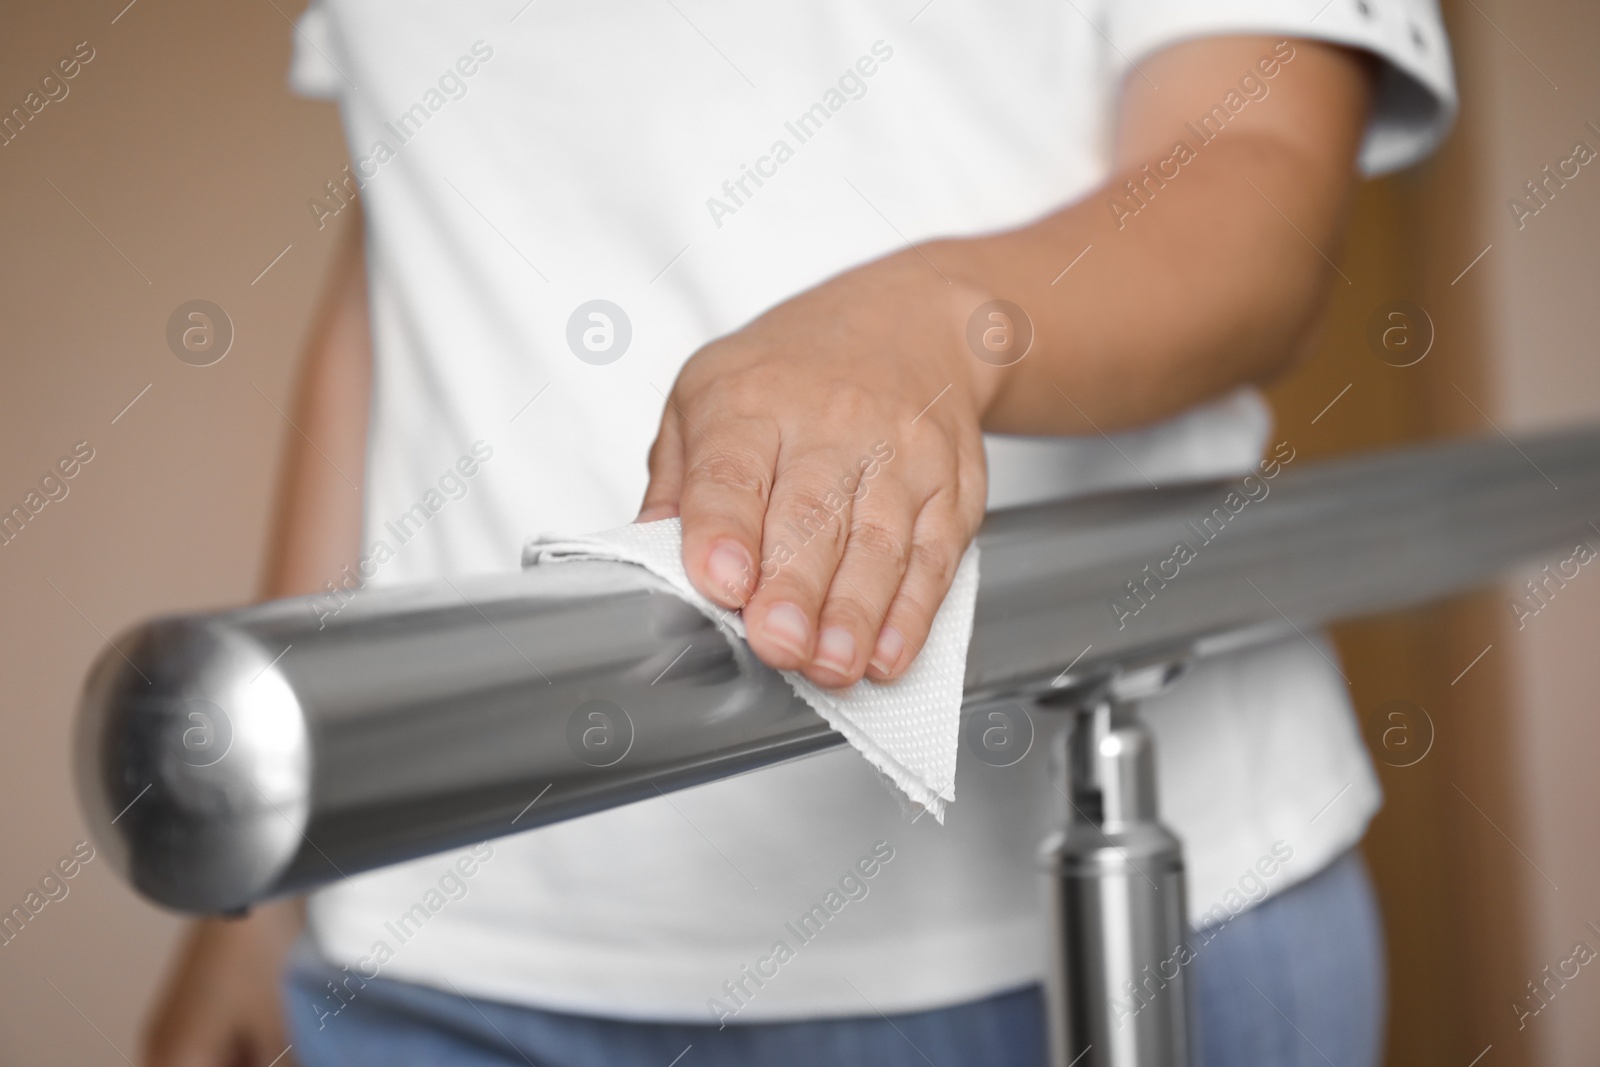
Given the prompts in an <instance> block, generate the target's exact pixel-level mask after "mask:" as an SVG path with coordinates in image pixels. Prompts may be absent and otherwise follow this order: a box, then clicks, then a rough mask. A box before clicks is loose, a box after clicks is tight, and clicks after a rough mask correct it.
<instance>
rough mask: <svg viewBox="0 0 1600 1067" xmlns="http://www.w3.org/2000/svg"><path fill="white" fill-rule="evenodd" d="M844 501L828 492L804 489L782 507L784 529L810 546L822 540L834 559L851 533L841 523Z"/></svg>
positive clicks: (828, 490) (809, 488) (814, 488)
mask: <svg viewBox="0 0 1600 1067" xmlns="http://www.w3.org/2000/svg"><path fill="white" fill-rule="evenodd" d="M844 505H845V499H844V497H842V496H841V495H840V494H838V493H835V492H833V491H832V490H830V489H818V488H816V487H807V488H805V489H800V490H798V491H796V492H795V493H794V494H793V496H791V497H790V499H789V500H788V501H787V502H786V503H785V505H784V512H785V515H784V519H783V522H784V523H785V527H784V528H785V529H786V530H787V532H789V533H792V534H793V535H794V536H795V537H797V538H799V539H800V540H801V542H802V544H806V545H810V544H811V543H812V542H813V541H815V540H816V539H817V538H822V539H823V541H822V543H823V544H824V545H826V546H827V547H828V548H829V549H830V550H831V551H832V553H833V556H834V558H837V557H838V555H839V554H840V553H842V552H843V551H844V546H845V543H846V541H847V540H848V538H849V534H850V531H849V529H848V528H847V527H846V524H845V523H844V522H843V521H841V519H840V513H841V512H842V511H843V510H844Z"/></svg>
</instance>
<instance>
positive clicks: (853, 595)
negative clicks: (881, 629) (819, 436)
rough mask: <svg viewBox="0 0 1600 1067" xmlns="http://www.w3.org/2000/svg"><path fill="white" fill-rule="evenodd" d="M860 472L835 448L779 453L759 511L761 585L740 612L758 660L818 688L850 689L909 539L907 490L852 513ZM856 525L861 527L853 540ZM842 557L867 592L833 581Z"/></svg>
mask: <svg viewBox="0 0 1600 1067" xmlns="http://www.w3.org/2000/svg"><path fill="white" fill-rule="evenodd" d="M869 462H870V461H869ZM860 475H861V470H860V469H859V468H858V467H854V466H852V464H851V461H850V460H849V459H847V458H846V454H845V453H842V452H839V451H836V450H833V449H818V450H814V451H811V452H801V451H798V450H791V451H786V454H785V459H784V461H783V465H782V466H781V467H780V468H779V470H778V471H777V473H776V475H775V479H774V485H773V492H772V499H771V501H770V502H769V504H768V508H767V514H766V521H765V524H764V529H763V540H762V553H763V555H762V568H761V578H760V583H759V585H758V586H757V588H756V592H755V595H754V596H753V597H752V598H751V600H750V603H749V604H748V605H747V606H746V608H745V613H744V617H745V623H746V626H747V630H748V637H749V640H750V646H751V647H752V648H753V649H755V651H756V654H757V655H759V656H760V657H761V658H762V659H763V660H765V661H766V662H767V663H769V664H771V665H772V666H774V667H779V668H782V669H785V670H800V671H804V672H805V673H806V675H807V676H808V677H810V678H811V679H812V680H813V681H815V682H817V683H819V684H821V685H831V686H842V685H849V684H850V683H852V682H854V681H855V680H856V679H858V678H860V677H861V672H862V669H863V668H864V667H865V665H866V660H867V655H868V653H869V652H870V651H871V648H872V644H873V642H874V640H875V639H876V637H877V627H878V623H879V621H880V620H881V618H882V614H883V611H884V609H885V608H887V607H888V605H889V601H890V600H891V599H892V598H893V595H894V589H895V587H896V586H897V585H898V584H899V580H900V574H901V572H902V571H903V569H904V558H905V554H906V550H907V547H908V546H909V542H910V530H911V523H910V518H911V516H912V515H914V513H915V504H914V502H913V501H911V500H910V499H909V495H910V494H909V491H907V490H905V489H903V488H900V489H899V492H900V493H901V494H902V497H903V499H901V500H900V501H898V503H897V505H892V506H888V507H880V508H877V509H875V510H871V511H860V510H858V504H859V501H860V499H861V497H862V496H863V495H864V494H862V493H861V492H859V490H861V489H863V488H865V486H864V484H863V482H862V481H861V480H860ZM887 494H888V490H887V489H886V490H885V492H884V493H883V494H880V496H884V497H887ZM896 512H899V513H900V515H901V517H899V518H896V517H894V516H895V513H896ZM857 523H863V524H864V528H863V529H862V530H861V531H860V538H859V543H857V541H858V538H857V529H856V524H857ZM896 529H900V530H903V531H904V536H900V535H899V534H898V533H896V532H895V531H896ZM852 546H854V547H852ZM847 554H848V555H849V556H850V557H851V559H852V562H851V571H850V574H849V575H848V577H850V578H852V579H854V580H855V581H856V582H857V584H858V585H860V586H862V587H864V590H865V589H870V590H872V591H871V592H865V591H863V592H857V591H855V590H852V589H850V588H849V586H848V585H845V584H844V583H843V582H838V581H837V572H838V571H839V568H840V565H841V563H842V562H843V561H844V559H845V557H846V555H847ZM897 557H898V558H897ZM874 570H875V573H874ZM836 591H839V596H838V597H835V595H834V594H835V592H836ZM836 600H837V602H835V601H836ZM828 605H832V607H831V608H829V609H828V610H827V611H825V610H824V609H825V607H826V606H828Z"/></svg>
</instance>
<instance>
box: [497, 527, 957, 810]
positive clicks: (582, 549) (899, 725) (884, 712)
mask: <svg viewBox="0 0 1600 1067" xmlns="http://www.w3.org/2000/svg"><path fill="white" fill-rule="evenodd" d="M574 559H589V560H594V559H602V560H620V561H622V562H625V563H633V564H637V565H638V566H640V567H643V568H645V569H646V570H648V571H650V572H651V573H652V574H654V575H656V576H657V577H659V578H661V579H663V580H665V581H666V582H667V583H668V584H670V585H671V586H672V587H673V589H674V590H676V591H677V593H678V595H679V596H681V597H683V599H684V600H686V601H688V602H689V603H690V604H692V605H694V606H695V607H696V608H698V609H699V610H700V611H701V612H703V613H704V614H705V615H706V616H707V617H708V618H710V619H712V620H714V621H716V622H717V623H718V624H719V625H721V626H724V627H726V628H727V629H729V630H731V631H732V632H733V633H734V634H736V635H737V636H738V637H739V639H740V640H743V639H744V634H745V628H744V621H743V620H742V619H741V618H740V617H739V615H738V613H737V612H729V611H726V610H724V609H723V608H721V607H718V606H717V605H716V604H713V603H712V602H711V601H710V600H707V599H706V598H705V597H703V596H701V595H700V593H699V592H698V591H697V590H696V589H695V588H694V586H693V585H691V584H690V582H689V576H688V574H687V573H685V571H684V569H683V527H682V526H681V524H680V523H679V521H678V520H677V519H662V520H661V521H659V522H647V523H635V524H633V525H631V526H623V527H620V528H619V529H615V530H606V531H604V532H601V533H595V534H589V535H587V536H583V537H557V536H554V535H551V534H541V535H540V536H538V537H535V538H534V539H533V540H531V541H529V542H528V544H527V546H526V547H525V548H524V549H523V553H522V565H523V566H524V567H534V566H541V565H548V564H553V563H559V562H561V561H563V560H574ZM977 599H978V546H977V545H975V544H974V545H972V546H970V547H968V549H967V551H966V554H965V555H964V556H962V557H961V564H960V566H959V567H958V568H957V569H956V577H955V582H954V583H953V584H952V585H951V587H950V593H949V595H947V596H946V597H945V599H944V603H943V604H942V605H941V606H940V608H939V611H938V613H937V614H935V615H934V619H933V629H932V631H931V632H930V633H929V634H928V640H927V642H926V643H925V644H924V645H923V647H922V652H921V654H920V655H918V656H917V658H916V660H915V661H914V662H913V663H912V664H911V668H910V669H909V670H907V671H906V673H905V674H903V675H901V676H900V678H899V679H898V680H897V681H894V682H890V683H887V684H883V683H878V682H874V681H872V680H870V679H865V678H864V679H862V680H861V681H859V682H857V683H856V684H855V685H853V686H851V687H850V688H849V689H824V688H822V687H821V686H817V685H813V684H812V683H811V682H810V681H808V680H807V679H806V677H805V676H804V675H802V674H800V673H799V672H798V671H783V672H781V673H782V674H783V677H784V679H785V680H786V681H787V682H788V683H789V684H790V685H791V686H792V687H794V691H795V692H796V693H797V694H799V696H800V698H801V699H802V700H804V701H805V702H806V703H807V704H809V705H811V707H813V708H815V709H816V712H817V714H819V715H821V716H822V718H823V719H824V720H825V721H826V722H827V723H828V725H829V726H832V727H833V728H834V729H835V730H837V731H839V732H840V733H841V734H843V735H844V736H845V739H846V740H848V741H849V742H850V744H852V745H853V746H855V748H856V751H858V752H860V753H861V754H862V755H863V756H865V757H866V758H867V760H868V761H869V762H870V763H871V764H872V765H873V766H874V767H876V768H878V770H880V771H882V772H883V773H884V774H886V775H888V776H889V778H890V779H891V780H892V781H893V782H894V783H895V785H897V786H899V787H900V789H901V790H903V791H904V792H905V794H906V795H907V796H908V797H910V798H911V799H912V800H913V801H915V802H916V803H918V804H921V805H922V806H923V807H925V808H926V809H927V810H929V811H931V812H933V816H934V818H936V819H938V820H939V821H940V822H941V823H942V822H944V806H945V805H946V804H947V803H950V802H951V801H953V800H955V796H956V793H955V780H956V749H957V746H958V742H959V738H960V732H961V695H962V687H963V683H964V682H965V678H966V667H967V644H968V643H969V642H970V641H971V640H972V616H973V611H974V609H975V607H976V605H977Z"/></svg>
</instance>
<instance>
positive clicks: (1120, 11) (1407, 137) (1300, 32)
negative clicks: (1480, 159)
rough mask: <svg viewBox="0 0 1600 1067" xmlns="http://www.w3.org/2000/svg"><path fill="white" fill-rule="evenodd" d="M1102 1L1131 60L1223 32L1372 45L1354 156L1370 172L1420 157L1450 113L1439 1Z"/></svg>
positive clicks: (1109, 32) (1451, 83)
mask: <svg viewBox="0 0 1600 1067" xmlns="http://www.w3.org/2000/svg"><path fill="white" fill-rule="evenodd" d="M1104 10H1105V15H1104V18H1105V26H1106V30H1105V36H1106V39H1107V40H1108V41H1109V42H1110V44H1111V46H1112V47H1113V48H1114V49H1116V51H1117V52H1119V53H1120V54H1121V55H1122V56H1123V58H1125V59H1126V60H1128V61H1129V62H1130V63H1134V64H1137V63H1139V62H1140V61H1141V59H1142V58H1143V57H1145V56H1149V55H1152V54H1153V53H1155V52H1159V51H1161V50H1162V49H1163V48H1166V47H1168V46H1170V45H1174V44H1177V43H1178V42H1180V41H1184V40H1192V39H1194V38H1197V37H1214V36H1218V35H1221V34H1251V35H1256V34H1267V35H1276V34H1281V35H1283V36H1285V37H1303V38H1309V39H1312V40H1321V41H1328V42H1331V43H1334V44H1341V45H1346V46H1348V47H1350V48H1359V49H1361V50H1363V51H1366V52H1370V53H1372V54H1373V55H1375V56H1376V57H1378V58H1379V59H1380V60H1382V61H1383V69H1382V73H1381V75H1380V77H1379V81H1378V94H1377V99H1376V101H1375V106H1374V108H1373V113H1372V119H1371V122H1370V123H1369V125H1368V126H1367V133H1366V138H1365V140H1364V141H1363V142H1362V145H1361V153H1360V157H1359V158H1360V164H1361V169H1362V170H1363V171H1364V172H1365V173H1367V174H1369V175H1376V174H1383V173H1386V172H1388V171H1392V170H1398V169H1399V168H1401V167H1406V166H1409V165H1411V164H1412V163H1415V162H1417V161H1418V160H1421V159H1422V158H1424V157H1425V156H1427V155H1428V154H1429V153H1430V152H1432V151H1433V150H1434V148H1436V147H1437V146H1438V144H1439V142H1440V141H1441V140H1443V139H1444V135H1445V133H1446V132H1448V131H1449V129H1450V124H1451V123H1452V122H1453V121H1454V119H1455V113H1456V89H1455V75H1454V72H1453V70H1452V67H1451V63H1450V43H1449V41H1448V39H1447V38H1446V37H1445V32H1444V23H1443V21H1442V20H1441V19H1440V17H1439V6H1438V2H1437V0H1111V2H1110V3H1108V4H1107V5H1106V8H1105V9H1104ZM1241 73H1244V72H1241Z"/></svg>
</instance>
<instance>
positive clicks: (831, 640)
mask: <svg viewBox="0 0 1600 1067" xmlns="http://www.w3.org/2000/svg"><path fill="white" fill-rule="evenodd" d="M855 661H856V639H855V638H854V637H853V636H851V634H850V631H849V630H846V629H845V628H844V627H842V626H830V627H828V628H827V629H826V630H823V631H822V633H820V634H819V635H817V655H816V658H815V659H813V660H812V661H811V662H813V663H815V664H816V665H817V666H818V667H826V668H827V669H828V670H830V671H833V672H834V673H835V674H849V673H850V668H851V667H852V666H854V664H855Z"/></svg>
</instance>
